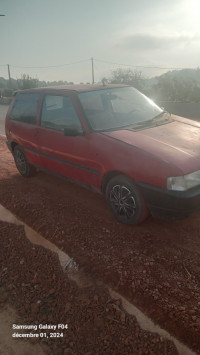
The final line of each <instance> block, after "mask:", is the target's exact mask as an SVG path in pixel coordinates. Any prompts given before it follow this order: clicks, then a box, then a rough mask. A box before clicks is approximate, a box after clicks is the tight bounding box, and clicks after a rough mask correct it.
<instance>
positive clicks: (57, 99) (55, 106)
mask: <svg viewBox="0 0 200 355" xmlns="http://www.w3.org/2000/svg"><path fill="white" fill-rule="evenodd" d="M41 126H42V127H45V128H49V129H54V130H56V131H64V128H67V127H69V126H76V127H78V128H79V129H80V130H81V131H82V125H81V122H80V120H79V118H78V116H77V113H76V111H75V109H74V106H73V104H72V102H71V99H70V97H68V96H61V95H46V96H45V98H44V102H43V107H42V115H41Z"/></svg>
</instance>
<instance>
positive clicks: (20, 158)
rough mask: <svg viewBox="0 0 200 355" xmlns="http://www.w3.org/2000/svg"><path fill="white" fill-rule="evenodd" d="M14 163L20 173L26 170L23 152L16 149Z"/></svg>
mask: <svg viewBox="0 0 200 355" xmlns="http://www.w3.org/2000/svg"><path fill="white" fill-rule="evenodd" d="M16 165H17V167H18V168H19V170H20V171H21V172H22V173H25V172H26V161H25V158H24V154H23V153H21V152H20V151H18V152H17V154H16Z"/></svg>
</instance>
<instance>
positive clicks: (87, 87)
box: [18, 84, 128, 93]
mask: <svg viewBox="0 0 200 355" xmlns="http://www.w3.org/2000/svg"><path fill="white" fill-rule="evenodd" d="M127 86H128V85H124V84H108V85H103V84H80V85H77V84H72V85H60V86H47V87H40V88H34V89H26V90H20V91H18V92H21V93H22V92H23V93H33V92H77V93H81V92H88V91H95V90H105V89H111V88H120V87H127Z"/></svg>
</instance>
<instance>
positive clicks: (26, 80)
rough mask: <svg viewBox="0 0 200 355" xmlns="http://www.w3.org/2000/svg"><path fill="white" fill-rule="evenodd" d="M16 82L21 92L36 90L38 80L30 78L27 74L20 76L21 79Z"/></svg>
mask: <svg viewBox="0 0 200 355" xmlns="http://www.w3.org/2000/svg"><path fill="white" fill-rule="evenodd" d="M17 82H18V87H19V89H21V90H25V89H32V88H37V87H38V86H39V80H38V79H36V78H31V77H30V76H29V75H28V74H22V75H21V79H17Z"/></svg>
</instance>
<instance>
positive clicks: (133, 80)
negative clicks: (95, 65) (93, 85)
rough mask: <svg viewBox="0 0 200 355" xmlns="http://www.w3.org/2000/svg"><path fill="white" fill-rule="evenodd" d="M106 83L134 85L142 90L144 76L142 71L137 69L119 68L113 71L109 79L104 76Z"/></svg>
mask: <svg viewBox="0 0 200 355" xmlns="http://www.w3.org/2000/svg"><path fill="white" fill-rule="evenodd" d="M102 81H103V82H104V83H110V84H126V85H130V86H134V87H135V88H137V89H139V90H142V89H143V82H144V78H143V77H142V72H141V71H137V70H134V71H133V70H132V69H130V68H128V69H122V68H118V69H115V70H113V71H112V72H111V77H110V78H109V79H106V78H103V79H102Z"/></svg>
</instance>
